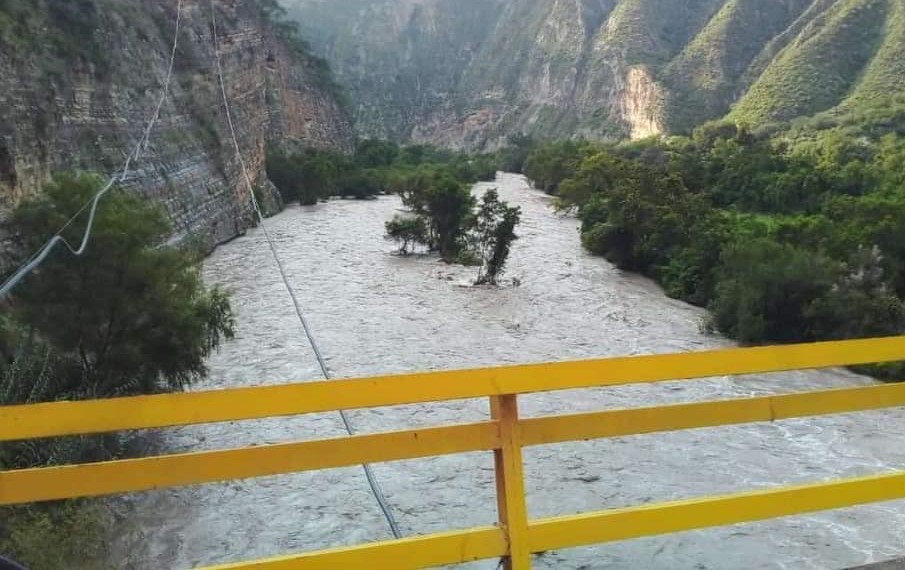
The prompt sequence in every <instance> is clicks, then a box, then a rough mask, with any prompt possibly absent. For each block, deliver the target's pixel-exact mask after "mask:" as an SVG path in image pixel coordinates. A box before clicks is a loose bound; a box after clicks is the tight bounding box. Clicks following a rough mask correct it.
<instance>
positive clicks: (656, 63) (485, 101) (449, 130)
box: [282, 0, 905, 148]
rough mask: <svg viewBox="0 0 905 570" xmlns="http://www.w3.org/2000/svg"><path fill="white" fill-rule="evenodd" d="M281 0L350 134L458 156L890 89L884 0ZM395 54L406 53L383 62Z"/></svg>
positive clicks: (739, 116) (749, 115)
mask: <svg viewBox="0 0 905 570" xmlns="http://www.w3.org/2000/svg"><path fill="white" fill-rule="evenodd" d="M282 4H283V5H284V6H285V7H286V8H287V10H288V11H289V13H290V16H291V17H293V18H295V19H296V20H297V21H298V22H299V23H300V25H301V27H302V30H303V32H304V33H305V34H306V36H309V37H310V38H311V41H312V45H313V48H314V49H315V51H317V52H318V53H319V54H320V55H322V56H324V57H326V58H327V59H328V60H329V61H330V63H331V64H332V65H333V67H334V69H335V70H336V72H337V75H338V76H339V77H340V79H341V80H342V81H343V83H345V84H346V85H347V86H348V88H349V92H350V94H351V98H352V100H353V103H354V105H356V110H357V112H356V116H357V119H358V123H357V124H358V129H359V132H360V134H362V135H365V136H378V137H385V138H391V139H396V140H409V141H415V142H430V143H439V144H443V145H446V146H452V147H466V148H493V147H495V146H498V145H499V144H501V143H502V142H503V141H504V140H505V138H506V137H507V136H508V135H510V134H513V133H528V134H535V135H540V136H547V137H587V138H593V139H608V138H621V137H625V136H630V137H632V138H640V137H644V136H648V135H652V134H661V133H684V132H688V131H690V130H691V129H692V128H694V127H695V126H696V125H699V124H701V123H704V122H707V121H712V120H720V119H723V118H728V119H729V120H732V121H736V122H742V123H749V124H752V125H759V124H763V123H769V122H773V121H788V120H790V119H794V118H797V117H805V116H812V115H815V114H818V113H822V112H839V113H843V112H846V111H848V110H850V109H851V108H857V109H864V108H866V107H870V106H873V105H876V104H881V103H882V101H883V100H885V99H888V98H889V97H890V96H895V95H898V94H902V93H905V63H902V62H905V6H903V5H902V3H901V2H900V1H899V0H839V1H836V2H834V1H832V0H681V1H676V0H466V1H464V2H460V1H457V0H405V1H402V2H395V1H393V0H333V1H332V2H324V1H323V0H282ZM389 22H392V25H391V26H390V25H388V23H389ZM400 47H404V50H403V51H404V52H405V53H408V54H417V57H402V58H399V59H395V60H392V59H388V58H386V57H383V54H386V53H395V52H398V51H399V48H400ZM378 81H379V85H380V86H381V89H375V88H374V87H375V85H376V83H374V82H378ZM403 110H407V111H408V112H403Z"/></svg>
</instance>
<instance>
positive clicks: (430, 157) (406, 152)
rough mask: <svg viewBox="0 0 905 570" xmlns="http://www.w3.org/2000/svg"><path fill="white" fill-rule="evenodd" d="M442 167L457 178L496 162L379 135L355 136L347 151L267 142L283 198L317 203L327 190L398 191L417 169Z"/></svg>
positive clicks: (484, 172)
mask: <svg viewBox="0 0 905 570" xmlns="http://www.w3.org/2000/svg"><path fill="white" fill-rule="evenodd" d="M419 171H420V172H421V175H424V172H427V171H430V172H434V173H442V174H443V175H444V176H448V177H449V178H451V179H453V180H455V181H458V182H477V181H478V180H489V179H492V178H493V176H494V175H495V173H496V162H495V160H494V158H493V157H491V156H489V155H478V156H470V155H465V154H459V153H454V152H451V151H446V150H440V149H436V148H433V147H428V146H418V145H415V146H404V147H400V146H399V145H397V144H395V143H390V142H385V141H379V140H362V141H359V143H358V144H357V146H356V148H355V152H354V153H352V154H351V155H349V154H344V153H341V152H337V151H331V150H321V149H313V148H304V149H287V148H277V147H271V148H269V149H268V151H267V175H268V176H269V178H270V180H271V181H273V183H274V184H275V185H276V187H277V189H278V190H279V191H280V194H281V195H282V196H283V200H284V201H286V202H299V203H301V204H308V205H311V204H316V203H317V202H318V200H322V199H326V198H329V197H330V196H340V197H343V198H356V199H365V198H371V197H374V196H376V195H378V194H385V193H400V191H401V190H402V189H404V187H405V184H406V181H407V179H410V178H412V177H414V176H415V175H416V173H418V172H419Z"/></svg>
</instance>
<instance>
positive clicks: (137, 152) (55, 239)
mask: <svg viewBox="0 0 905 570" xmlns="http://www.w3.org/2000/svg"><path fill="white" fill-rule="evenodd" d="M181 24H182V0H178V2H177V4H176V31H175V32H174V34H173V49H172V50H171V52H170V63H169V66H168V67H167V76H166V80H165V81H164V84H163V92H162V93H161V95H160V100H159V101H158V102H157V107H156V109H155V111H154V114H153V115H152V116H151V119H150V120H149V121H148V124H147V126H146V127H145V130H144V133H143V134H142V137H141V138H140V139H139V140H138V142H137V143H136V144H135V146H134V147H133V148H132V152H130V153H129V155H128V156H127V157H126V161H125V163H124V164H123V167H122V170H121V171H120V172H119V173H118V174H114V175H113V176H112V177H110V179H109V180H108V181H107V183H106V184H105V185H104V186H103V187H102V188H101V189H100V190H98V191H97V192H96V193H95V194H94V196H93V197H92V198H91V199H90V200H88V201H87V202H85V203H84V204H83V205H82V207H81V208H79V210H78V211H77V212H76V213H75V214H73V215H72V217H70V218H69V220H68V221H67V222H66V223H65V224H63V226H62V227H61V228H60V229H59V230H57V233H55V234H54V235H53V236H51V237H50V239H48V240H47V241H46V242H44V245H42V246H41V247H40V248H38V250H36V251H35V252H34V253H32V254H31V255H30V256H29V257H28V259H27V260H25V262H24V263H23V264H22V265H20V266H19V268H18V269H16V271H15V272H14V273H13V274H12V275H11V276H10V277H9V278H8V279H7V280H6V281H4V282H3V285H2V286H0V299H3V298H4V297H6V296H7V295H8V294H9V293H10V292H11V291H12V290H13V288H14V287H15V286H16V285H18V284H19V282H20V281H22V280H23V279H24V278H25V277H26V276H28V274H30V273H31V272H32V271H34V270H35V269H37V268H38V266H40V265H41V264H42V263H44V260H45V259H47V256H48V255H50V252H51V251H53V249H54V248H55V247H56V246H57V245H59V244H63V245H64V246H66V249H68V250H69V252H70V253H71V254H72V255H75V256H76V257H81V255H82V254H83V253H85V250H86V249H88V242H89V241H90V239H91V232H92V230H93V228H94V219H95V215H96V214H97V207H98V203H99V202H100V201H101V198H103V197H104V195H106V194H107V192H109V191H110V189H111V188H113V186H114V185H115V184H116V183H118V182H119V183H122V182H125V180H126V179H127V178H128V176H129V168H130V167H131V165H132V161H133V160H138V159H139V158H140V157H141V155H142V153H143V152H144V151H146V150H147V148H148V141H149V139H150V136H151V131H152V130H153V128H154V125H155V124H156V123H157V121H158V119H160V111H161V109H162V108H163V104H164V103H165V102H166V99H167V96H168V95H169V93H170V80H171V79H172V77H173V66H174V63H175V61H176V51H177V49H178V47H179V28H180V25H181ZM89 206H90V208H91V210H90V213H89V215H88V224H87V225H86V226H85V232H84V234H83V235H82V239H81V241H80V244H79V246H78V248H73V247H72V245H70V244H69V242H68V241H66V239H65V238H64V237H63V235H62V234H63V232H64V231H66V229H68V228H69V226H71V225H72V224H73V222H75V221H76V220H77V219H78V218H79V216H81V215H82V213H84V212H85V210H87V209H88V208H89Z"/></svg>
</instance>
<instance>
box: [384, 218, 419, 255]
mask: <svg viewBox="0 0 905 570" xmlns="http://www.w3.org/2000/svg"><path fill="white" fill-rule="evenodd" d="M386 232H387V233H386V238H387V239H389V240H393V241H394V242H396V243H397V244H401V245H400V246H399V254H400V255H408V254H409V253H411V251H409V247H410V246H411V247H412V248H413V249H414V247H415V246H416V245H417V244H419V243H420V244H424V243H427V241H428V239H427V224H426V223H425V222H424V219H423V218H420V217H418V216H412V215H398V214H397V215H396V216H394V217H393V219H392V220H390V221H389V222H387V223H386Z"/></svg>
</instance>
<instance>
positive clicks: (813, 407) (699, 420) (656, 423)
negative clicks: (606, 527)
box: [519, 384, 905, 445]
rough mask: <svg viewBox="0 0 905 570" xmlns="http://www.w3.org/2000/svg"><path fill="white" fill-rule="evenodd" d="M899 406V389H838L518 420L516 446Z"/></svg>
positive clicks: (903, 398) (904, 402)
mask: <svg viewBox="0 0 905 570" xmlns="http://www.w3.org/2000/svg"><path fill="white" fill-rule="evenodd" d="M899 406H905V384H887V385H883V386H868V387H863V388H841V389H836V390H824V391H820V392H802V393H798V394H782V395H778V396H758V397H754V398H739V399H736V400H720V401H715V402H695V403H691V404H672V405H666V406H655V407H650V408H634V409H627V410H609V411H605V412H591V413H584V414H571V415H563V416H550V417H543V418H532V419H525V420H521V421H520V422H519V423H520V424H521V428H522V445H543V444H548V443H562V442H566V441H577V440H583V439H600V438H606V437H620V436H626V435H639V434H645V433H655V432H664V431H678V430H685V429H696V428H706V427H717V426H724V425H732V424H745V423H754V422H770V421H775V420H787V419H792V418H805V417H810V416H821V415H826V414H839V413H844V412H860V411H866V410H875V409H881V408H895V407H899Z"/></svg>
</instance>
